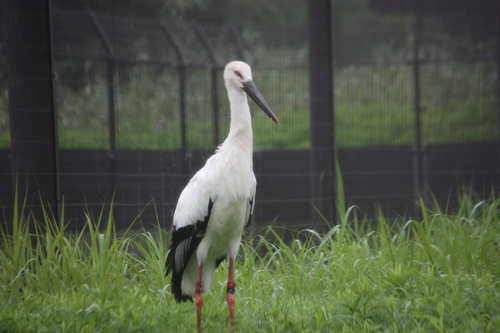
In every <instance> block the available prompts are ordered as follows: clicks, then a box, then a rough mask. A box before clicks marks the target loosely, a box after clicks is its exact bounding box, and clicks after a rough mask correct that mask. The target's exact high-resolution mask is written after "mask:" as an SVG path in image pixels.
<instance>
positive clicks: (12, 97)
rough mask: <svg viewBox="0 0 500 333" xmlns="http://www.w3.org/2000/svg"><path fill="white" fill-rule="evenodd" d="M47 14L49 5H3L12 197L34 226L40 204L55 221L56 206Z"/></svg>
mask: <svg viewBox="0 0 500 333" xmlns="http://www.w3.org/2000/svg"><path fill="white" fill-rule="evenodd" d="M51 10H52V8H51V2H50V1H36V0H30V1H15V0H8V1H5V17H4V18H5V34H6V46H7V47H6V53H7V66H8V94H9V118H10V136H11V151H10V155H11V156H10V159H11V170H12V181H13V185H14V186H13V188H14V191H13V193H14V195H16V196H17V197H18V198H20V202H19V203H18V204H19V205H23V201H25V204H26V209H28V210H31V211H32V212H33V213H34V216H35V218H36V219H37V220H39V221H43V220H44V217H45V216H44V215H45V213H44V211H43V207H40V206H41V205H43V206H45V208H46V209H48V210H50V211H51V212H52V215H53V217H54V218H55V220H56V221H57V220H58V219H59V218H60V215H59V210H60V204H61V200H60V192H59V159H58V157H59V155H58V149H59V143H58V133H57V114H56V110H55V102H54V86H53V50H52V46H53V45H52V25H51ZM33 18H35V19H33ZM16 191H17V192H16ZM19 208H20V207H14V209H19ZM7 223H8V222H7Z"/></svg>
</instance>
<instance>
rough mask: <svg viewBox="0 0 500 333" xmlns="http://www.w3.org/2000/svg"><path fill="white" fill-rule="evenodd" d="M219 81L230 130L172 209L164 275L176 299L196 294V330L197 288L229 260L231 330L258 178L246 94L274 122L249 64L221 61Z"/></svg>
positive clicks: (208, 283)
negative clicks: (239, 257) (236, 275)
mask: <svg viewBox="0 0 500 333" xmlns="http://www.w3.org/2000/svg"><path fill="white" fill-rule="evenodd" d="M224 82H225V85H226V89H227V95H228V98H229V102H230V107H231V124H230V129H229V135H228V136H227V138H226V140H225V141H224V143H223V144H222V145H221V146H219V148H218V149H217V151H216V153H215V154H214V155H213V156H212V157H210V158H209V159H208V160H207V162H206V164H205V166H204V167H203V168H202V169H201V170H199V171H198V172H197V173H196V174H195V175H194V176H193V178H191V180H190V181H189V183H188V184H187V186H186V187H185V188H184V190H183V191H182V193H181V195H180V197H179V201H178V203H177V207H176V209H175V213H174V220H173V225H172V239H171V242H170V252H169V254H168V257H167V264H166V266H167V275H168V274H169V273H172V292H173V294H174V296H175V300H176V301H177V302H181V301H187V300H190V301H192V296H193V295H194V296H195V302H196V310H197V311H196V313H197V328H198V331H201V309H202V306H203V299H202V296H201V293H202V292H208V291H210V289H211V288H212V286H213V283H214V273H215V269H216V268H217V266H218V265H219V264H220V263H221V262H222V261H223V260H224V259H225V258H228V260H229V275H228V281H227V294H226V300H227V303H228V306H229V317H230V321H231V327H232V328H233V329H234V295H233V294H234V291H235V288H236V284H235V283H234V280H233V272H234V258H235V256H236V254H237V253H238V249H239V247H240V243H241V234H242V232H243V229H244V228H245V227H246V226H247V225H248V223H249V222H250V217H251V215H252V212H253V208H254V198H255V187H256V184H257V181H256V180H255V175H254V173H253V168H252V154H253V152H252V146H253V134H252V120H251V116H250V108H249V106H248V100H247V94H248V96H250V97H251V98H252V99H253V100H254V101H255V102H256V103H257V105H259V106H260V107H261V108H262V110H263V111H264V112H265V113H266V114H267V115H268V116H269V117H270V118H271V119H272V120H273V121H274V122H275V123H277V124H279V121H278V118H276V116H275V115H274V113H273V112H272V111H271V108H270V107H269V106H268V105H267V103H266V101H265V100H264V98H263V97H262V95H261V94H260V92H259V90H258V89H257V87H256V86H255V84H254V83H253V81H252V70H251V69H250V66H248V65H247V64H246V63H244V62H241V61H233V62H230V63H228V64H227V65H226V68H225V70H224Z"/></svg>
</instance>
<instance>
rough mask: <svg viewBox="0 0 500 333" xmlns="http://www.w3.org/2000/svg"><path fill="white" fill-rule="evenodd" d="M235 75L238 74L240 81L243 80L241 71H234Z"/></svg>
mask: <svg viewBox="0 0 500 333" xmlns="http://www.w3.org/2000/svg"><path fill="white" fill-rule="evenodd" d="M234 74H236V76H238V77H239V78H240V79H243V75H241V73H240V72H239V71H234Z"/></svg>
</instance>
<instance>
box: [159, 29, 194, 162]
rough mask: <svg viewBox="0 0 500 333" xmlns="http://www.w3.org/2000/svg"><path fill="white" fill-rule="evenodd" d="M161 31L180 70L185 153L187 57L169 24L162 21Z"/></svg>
mask: <svg viewBox="0 0 500 333" xmlns="http://www.w3.org/2000/svg"><path fill="white" fill-rule="evenodd" d="M160 27H161V31H162V32H163V33H164V34H165V37H166V38H167V40H168V42H169V43H170V44H171V45H172V46H173V48H174V51H175V55H176V56H177V61H178V64H177V66H178V67H177V68H178V70H179V99H180V106H179V107H180V110H179V113H180V122H181V123H180V125H181V144H182V151H183V152H184V153H185V152H186V151H187V149H188V143H187V131H186V67H187V61H186V57H185V56H184V54H183V53H182V50H181V47H180V44H179V41H178V40H177V39H176V38H175V37H174V35H173V34H172V33H171V32H170V29H169V28H168V26H167V24H166V23H165V22H164V21H160Z"/></svg>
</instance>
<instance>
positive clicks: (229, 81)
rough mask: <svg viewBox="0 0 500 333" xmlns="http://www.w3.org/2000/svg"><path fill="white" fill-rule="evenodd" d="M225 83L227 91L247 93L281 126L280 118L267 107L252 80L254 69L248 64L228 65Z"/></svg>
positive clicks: (237, 62) (225, 72)
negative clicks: (234, 90) (233, 90)
mask: <svg viewBox="0 0 500 333" xmlns="http://www.w3.org/2000/svg"><path fill="white" fill-rule="evenodd" d="M224 82H225V84H226V88H227V90H228V91H229V90H231V89H234V88H236V89H237V90H243V91H245V92H246V93H247V94H248V96H250V98H251V99H253V100H254V102H255V103H257V105H258V106H260V108H261V109H262V110H263V111H264V112H265V113H266V114H267V115H268V116H269V118H271V119H272V120H273V121H274V122H275V123H276V124H279V123H280V122H279V120H278V118H277V117H276V116H275V115H274V113H273V111H272V110H271V108H270V107H269V105H267V102H266V100H265V99H264V97H262V95H261V93H260V92H259V89H257V87H256V86H255V84H254V83H253V80H252V69H251V68H250V66H248V64H246V63H244V62H242V61H231V62H230V63H228V64H227V65H226V68H225V70H224Z"/></svg>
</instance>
